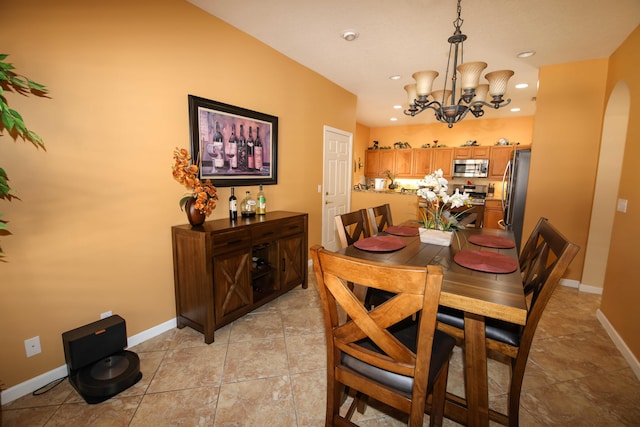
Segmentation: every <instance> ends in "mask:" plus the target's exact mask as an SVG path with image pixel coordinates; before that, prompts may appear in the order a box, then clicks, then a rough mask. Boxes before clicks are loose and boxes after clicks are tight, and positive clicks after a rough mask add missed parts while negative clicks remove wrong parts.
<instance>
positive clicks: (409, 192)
mask: <svg viewBox="0 0 640 427" xmlns="http://www.w3.org/2000/svg"><path fill="white" fill-rule="evenodd" d="M352 191H353V192H354V193H375V194H398V195H401V196H414V197H415V196H416V192H417V191H418V190H406V191H404V192H403V191H402V190H401V189H396V190H389V189H388V188H385V189H384V190H374V189H373V188H369V189H361V188H354V189H353V190H352Z"/></svg>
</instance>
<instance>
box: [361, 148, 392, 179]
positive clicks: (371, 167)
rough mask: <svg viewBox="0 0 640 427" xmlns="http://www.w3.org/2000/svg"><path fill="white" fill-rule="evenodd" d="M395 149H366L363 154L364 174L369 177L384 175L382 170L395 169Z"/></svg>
mask: <svg viewBox="0 0 640 427" xmlns="http://www.w3.org/2000/svg"><path fill="white" fill-rule="evenodd" d="M396 151H397V150H391V149H390V150H367V151H366V153H365V156H364V162H365V165H364V175H365V176H366V177H369V178H380V177H386V174H385V173H384V171H386V170H388V171H391V172H392V173H393V172H394V171H395V160H396V153H395V152H396Z"/></svg>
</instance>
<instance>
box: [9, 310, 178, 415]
mask: <svg viewBox="0 0 640 427" xmlns="http://www.w3.org/2000/svg"><path fill="white" fill-rule="evenodd" d="M176 325H177V320H176V319H175V318H173V319H171V320H168V321H166V322H164V323H161V324H159V325H157V326H153V327H152V328H149V329H147V330H146V331H142V332H140V333H139V334H136V335H133V336H132V337H129V338H127V345H128V347H133V346H134V345H138V344H140V343H142V342H144V341H146V340H148V339H151V338H153V337H155V336H157V335H160V334H161V333H163V332H166V331H168V330H171V329H173V328H175V327H176ZM67 375H68V371H67V365H62V366H59V367H57V368H55V369H52V370H51V371H49V372H45V373H44V374H42V375H38V376H37V377H35V378H31V379H29V380H27V381H24V382H22V383H20V384H16V385H14V386H13V387H9V388H8V389H6V390H3V391H2V393H1V394H0V401H1V402H2V404H6V403H9V402H13V401H14V400H16V399H18V398H20V397H22V396H26V395H27V394H29V393H33V392H34V391H35V390H38V389H39V388H41V387H44V386H45V385H47V384H49V383H50V382H52V381H55V380H57V379H59V378H63V377H66V376H67Z"/></svg>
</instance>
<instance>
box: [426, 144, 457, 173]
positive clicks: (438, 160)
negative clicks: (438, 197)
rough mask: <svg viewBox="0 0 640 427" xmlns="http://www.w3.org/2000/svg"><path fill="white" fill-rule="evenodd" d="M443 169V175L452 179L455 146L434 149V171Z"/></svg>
mask: <svg viewBox="0 0 640 427" xmlns="http://www.w3.org/2000/svg"><path fill="white" fill-rule="evenodd" d="M438 169H442V175H443V176H444V177H445V178H447V179H451V178H452V176H453V148H435V149H434V150H433V166H432V170H431V171H432V172H433V171H435V170H438Z"/></svg>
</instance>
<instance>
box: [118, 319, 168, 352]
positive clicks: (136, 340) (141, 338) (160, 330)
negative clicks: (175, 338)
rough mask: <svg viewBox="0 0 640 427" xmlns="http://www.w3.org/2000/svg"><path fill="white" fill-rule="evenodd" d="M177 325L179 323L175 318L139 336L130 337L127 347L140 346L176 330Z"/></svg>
mask: <svg viewBox="0 0 640 427" xmlns="http://www.w3.org/2000/svg"><path fill="white" fill-rule="evenodd" d="M177 325H178V321H177V320H176V318H175V317H174V318H173V319H171V320H167V321H166V322H164V323H161V324H159V325H156V326H153V327H152V328H149V329H147V330H146V331H142V332H140V333H139V334H135V335H134V336H132V337H129V338H128V339H127V346H128V347H133V346H134V345H138V344H140V343H142V342H145V341H146V340H148V339H151V338H153V337H157V336H158V335H160V334H162V333H164V332H167V331H169V330H171V329H173V328H175V327H176V326H177Z"/></svg>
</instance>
